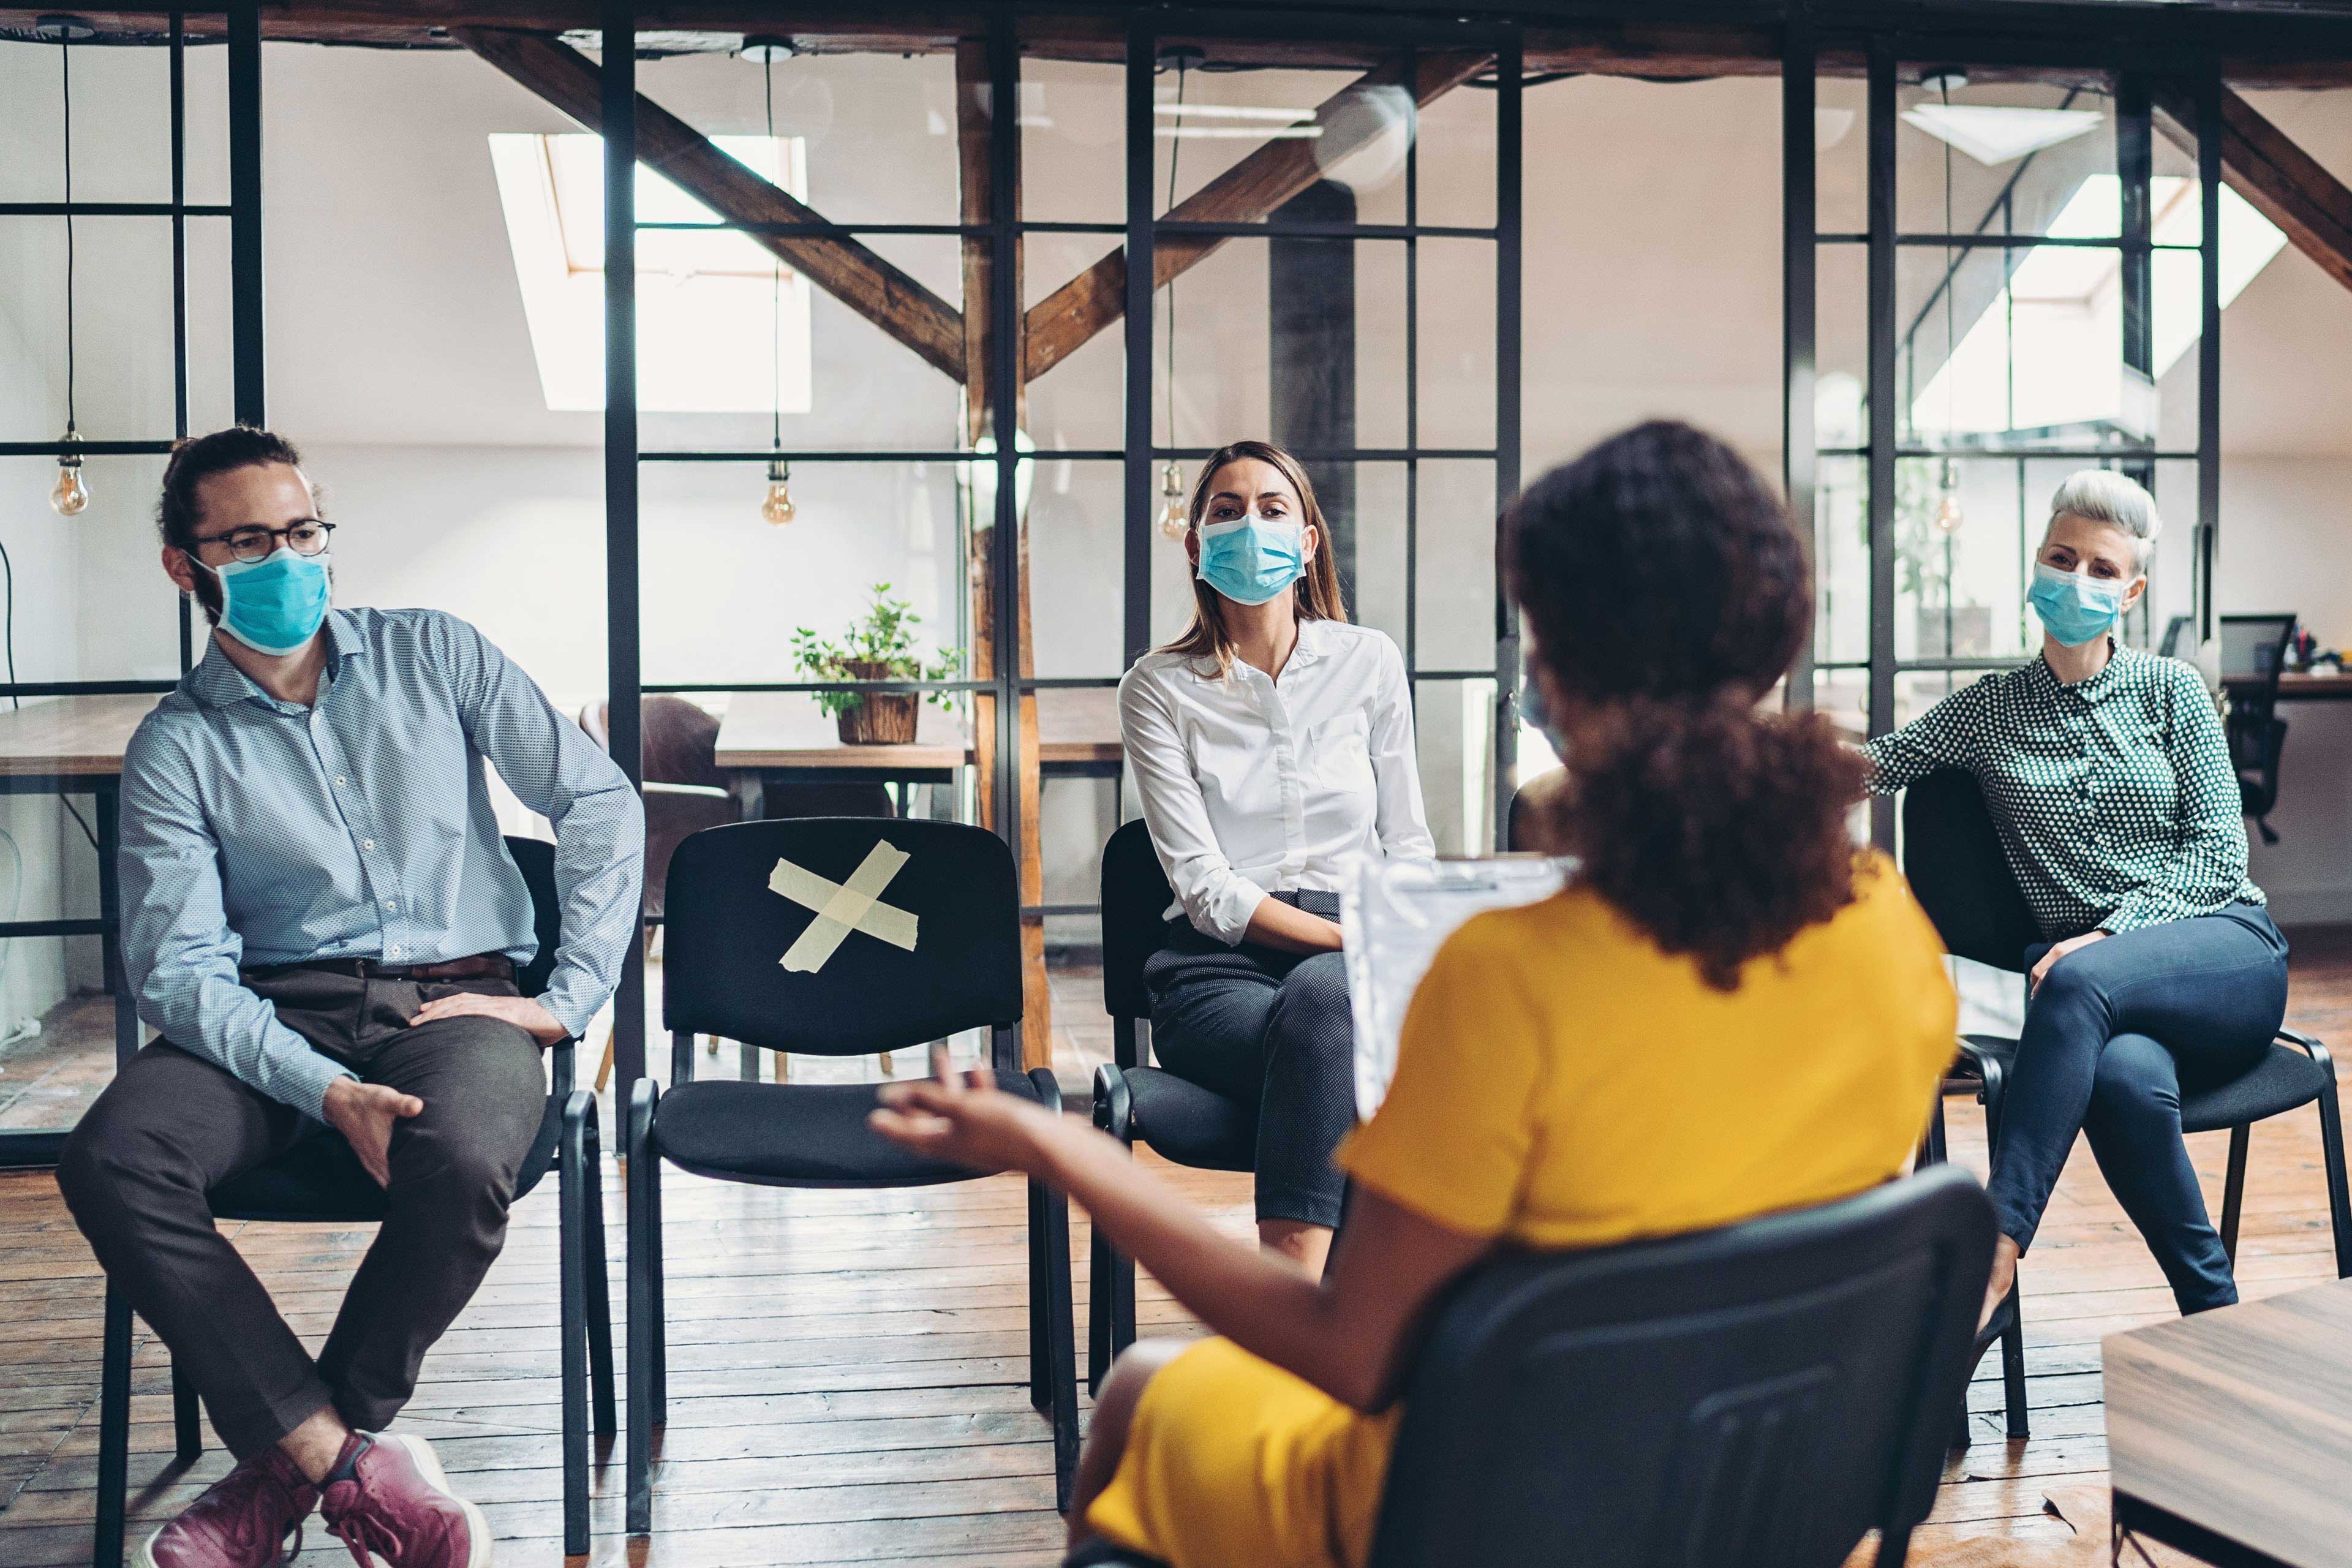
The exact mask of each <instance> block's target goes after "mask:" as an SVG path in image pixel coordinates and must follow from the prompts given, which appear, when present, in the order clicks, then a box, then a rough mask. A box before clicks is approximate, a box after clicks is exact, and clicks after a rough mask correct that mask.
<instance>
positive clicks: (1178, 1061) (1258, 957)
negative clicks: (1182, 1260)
mask: <svg viewBox="0 0 2352 1568" xmlns="http://www.w3.org/2000/svg"><path fill="white" fill-rule="evenodd" d="M1274 897H1276V898H1277V899H1280V900H1282V901H1283V902H1285V903H1287V904H1294V905H1296V906H1297V907H1298V908H1300V909H1303V910H1307V913H1309V914H1317V915H1321V916H1323V917H1324V918H1325V919H1327V920H1332V919H1337V918H1338V916H1339V895H1338V894H1336V893H1320V892H1302V893H1276V894H1275V895H1274ZM1143 983H1144V986H1145V988H1146V989H1147V990H1148V991H1149V992H1150V996H1151V1049H1152V1054H1153V1055H1154V1056H1155V1057H1157V1058H1159V1061H1160V1066H1161V1067H1163V1068H1167V1069H1168V1070H1169V1071H1170V1072H1172V1073H1174V1074H1175V1075H1176V1076H1177V1077H1179V1078H1182V1079H1191V1080H1192V1082H1194V1083H1197V1084H1199V1085H1201V1086H1202V1088H1204V1089H1214V1090H1216V1091H1217V1092H1218V1093H1219V1094H1222V1095H1223V1096H1224V1097H1225V1098H1226V1099H1228V1100H1238V1101H1240V1102H1241V1103H1242V1104H1244V1105H1247V1106H1253V1107H1255V1109H1256V1111H1257V1217H1258V1218H1259V1219H1261V1220H1269V1219H1285V1220H1296V1221H1298V1222H1300V1223H1302V1224H1306V1225H1322V1226H1334V1227H1336V1226H1338V1225H1339V1198H1340V1194H1341V1192H1342V1191H1343V1190H1344V1188H1345V1186H1346V1180H1345V1178H1344V1177H1342V1176H1341V1175H1340V1173H1339V1167H1338V1166H1336V1165H1334V1164H1333V1163H1331V1151H1332V1150H1333V1149H1334V1148H1336V1147H1338V1145H1339V1140H1340V1139H1341V1138H1342V1137H1344V1136H1346V1135H1347V1131H1348V1130H1349V1128H1351V1127H1353V1126H1354V1125H1355V1124H1356V1078H1355V1074H1356V1066H1355V1062H1356V1058H1355V1020H1354V1015H1353V1014H1352V1013H1351V1012H1350V1011H1349V1005H1348V963H1347V960H1346V959H1345V958H1343V957H1342V956H1341V955H1340V954H1339V953H1336V952H1318V953H1315V954H1312V955H1308V954H1305V953H1296V952H1276V950H1274V949H1273V948H1267V947H1259V946H1257V945H1256V944H1255V943H1254V942H1244V943H1242V944H1241V945H1240V946H1239V947H1227V946H1226V945H1225V944H1224V943H1223V942H1219V941H1217V940H1216V939H1215V938H1213V937H1206V936H1202V934H1201V933H1200V932H1198V931H1194V930H1193V929H1192V926H1191V924H1190V923H1189V922H1187V921H1181V920H1179V921H1170V922H1169V926H1168V937H1167V940H1166V941H1165V942H1163V943H1162V945H1161V946H1160V951H1158V952H1154V953H1153V954H1152V955H1151V956H1150V958H1149V959H1147V960H1145V962H1144V965H1143Z"/></svg>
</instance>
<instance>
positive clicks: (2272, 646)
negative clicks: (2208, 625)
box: [2221, 614, 2295, 694]
mask: <svg viewBox="0 0 2352 1568" xmlns="http://www.w3.org/2000/svg"><path fill="white" fill-rule="evenodd" d="M2294 623H2295V617H2294V616H2291V615H2284V614H2271V615H2261V616H2222V617H2221V678H2222V679H2225V680H2261V681H2264V682H2267V683H2268V689H2269V690H2270V691H2271V692H2272V693H2273V694H2275V693H2276V692H2277V690H2278V677H2279V671H2280V669H2281V668H2283V667H2284V665H2285V662H2286V645H2287V641H2288V639H2289V638H2291V637H2294Z"/></svg>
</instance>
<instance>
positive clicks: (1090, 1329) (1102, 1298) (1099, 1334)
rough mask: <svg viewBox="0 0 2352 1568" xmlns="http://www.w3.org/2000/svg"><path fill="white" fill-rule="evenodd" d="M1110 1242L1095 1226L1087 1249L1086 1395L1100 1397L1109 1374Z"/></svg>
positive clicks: (1099, 1227) (1099, 1228)
mask: <svg viewBox="0 0 2352 1568" xmlns="http://www.w3.org/2000/svg"><path fill="white" fill-rule="evenodd" d="M1111 1267H1112V1265H1111V1256H1110V1243H1109V1242H1108V1241H1107V1240H1105V1239H1104V1238H1103V1233H1102V1227H1101V1226H1095V1227H1094V1233H1093V1236H1092V1237H1091V1238H1090V1240H1089V1241H1088V1244H1087V1393H1088V1394H1094V1395H1096V1396H1097V1397H1099V1396H1100V1395H1101V1394H1102V1384H1103V1379H1104V1378H1105V1377H1107V1376H1108V1375H1109V1373H1110V1274H1111Z"/></svg>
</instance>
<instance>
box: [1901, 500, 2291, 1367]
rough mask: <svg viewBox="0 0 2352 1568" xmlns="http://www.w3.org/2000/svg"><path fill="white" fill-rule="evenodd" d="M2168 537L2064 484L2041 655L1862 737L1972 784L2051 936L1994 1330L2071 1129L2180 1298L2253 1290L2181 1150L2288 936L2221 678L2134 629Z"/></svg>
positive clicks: (2260, 1009)
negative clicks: (2121, 627) (2254, 839)
mask: <svg viewBox="0 0 2352 1568" xmlns="http://www.w3.org/2000/svg"><path fill="white" fill-rule="evenodd" d="M2160 526H2161V524H2160V521H2159V519H2158V516H2157V511H2156V503H2155V502H2154V501H2153V500H2150V499H2149V497H2148V494H2147V491H2146V490H2144V489H2141V488H2140V487H2139V486H2138V485H2137V484H2134V483H2133V482H2132V481H2131V480H2130V479H2126V478H2125V477H2124V476H2123V475H2121V474H2118V473H2114V472H2111V471H2108V470H2105V469H2100V468H2093V469H2086V470H2085V471H2084V472H2082V473H2078V474H2076V475H2074V477H2073V478H2071V479H2068V480H2067V481H2066V482H2065V483H2064V484H2063V485H2061V486H2060V487H2059V488H2058V493H2057V495H2056V496H2055V497H2053V500H2052V501H2051V504H2050V526H2049V528H2048V530H2047V531H2045V532H2044V533H2043V535H2042V547H2041V549H2040V551H2039V552H2037V553H2036V556H2035V562H2034V567H2033V583H2032V588H2031V589H2030V590H2029V592H2028V594H2027V600H2028V602H2029V603H2030V604H2032V606H2033V609H2034V613H2035V614H2036V615H2037V616H2040V617H2041V620H2042V654H2041V657H2040V658H2036V659H2035V660H2034V661H2033V662H2032V663H2031V664H2028V665H2023V666H2021V667H2020V668H2016V669H2011V670H2004V671H2001V672H2000V673H1999V674H1996V675H1992V676H1989V677H1987V678H1986V679H1982V680H1979V681H1978V682H1977V683H1976V684H1975V685H1973V686H1969V687H1967V688H1965V689H1962V690H1959V691H1956V692H1954V693H1952V694H1951V695H1950V696H1949V697H1947V698H1945V699H1944V700H1942V701H1941V702H1939V703H1937V705H1936V706H1935V707H1933V708H1931V709H1929V710H1927V712H1926V713H1924V714H1922V715H1921V716H1920V717H1919V718H1917V719H1915V720H1913V721H1911V722H1910V723H1908V724H1906V725H1905V726H1904V727H1903V728H1902V729H1900V730H1897V731H1895V732H1894V733H1892V734H1889V735H1883V736H1881V737H1879V738H1878V739H1877V740H1875V741H1873V742H1870V745H1869V747H1868V751H1869V754H1870V759H1871V763H1872V781H1871V782H1872V787H1873V788H1874V789H1875V790H1877V791H1879V792H1881V793H1891V792H1892V791H1895V790H1898V789H1901V788H1902V787H1904V786H1905V785H1906V784H1910V783H1912V782H1913V781H1914V780H1916V779H1918V778H1921V777H1924V776H1925V775H1927V773H1933V772H1934V771H1936V770H1937V769H1938V768H1965V769H1967V770H1968V771H1969V773H1973V774H1975V775H1976V778H1977V782H1978V783H1979V784H1980V785H1982V786H1983V789H1984V795H1985V804H1986V805H1987V806H1989V807H1990V810H1991V813H1992V819H1993V823H1994V826H1996V827H1997V828H1998V829H1999V830H2000V841H2001V848H2002V851H2003V853H2004V855H2005V857H2006V858H2007V859H2008V861H2009V867H2010V869H2011V871H2013V872H2015V873H2016V875H2017V879H2018V881H2019V883H2020V884H2021V885H2022V887H2023V888H2024V889H2025V897H2026V901H2027V903H2028V904H2029V905H2030V906H2031V907H2032V910H2033V914H2034V916H2035V918H2036V919H2037V920H2038V921H2040V923H2041V926H2042V935H2043V937H2044V938H2045V939H2047V940H2045V941H2043V942H2038V943H2036V944H2034V945H2033V946H2032V947H2029V948H2027V949H2026V951H2025V954H2024V957H2025V966H2026V968H2027V970H2028V985H2029V987H2030V992H2031V1000H2030V1001H2029V1003H2028V1005H2027V1007H2026V1014H2025V1027H2024V1030H2023V1033H2022V1035H2021V1038H2020V1039H2019V1041H2018V1049H2017V1061H2016V1065H2015V1067H2014V1068H2012V1069H2011V1077H2010V1088H2009V1093H2008V1096H2007V1098H2006V1100H2005V1101H2004V1110H2003V1112H2002V1116H2003V1126H2002V1130H2001V1139H2000V1149H1999V1151H1998V1152H1996V1153H1995V1155H1994V1157H1993V1163H1992V1178H1991V1180H1990V1182H1989V1183H1988V1184H1987V1189H1986V1190H1987V1192H1988V1193H1989V1194H1990V1196H1991V1198H1992V1201H1993V1208H1994V1212H1995V1214H1996V1215H1998V1216H1999V1219H2000V1229H2001V1236H2000V1240H1999V1243H1998V1247H1997V1250H1996V1253H1995V1256H1994V1263H1993V1276H1992V1283H1991V1285H1990V1289H1988V1290H1987V1293H1986V1296H1985V1315H1986V1331H1988V1332H1990V1331H1991V1330H1993V1329H1994V1328H1997V1327H2005V1326H2006V1324H2007V1322H2008V1321H2009V1314H2010V1313H2011V1311H2013V1310H2014V1307H2013V1305H2012V1303H2013V1301H2014V1294H2013V1291H2012V1289H2011V1287H2012V1285H2013V1284H2014V1282H2015V1279H2016V1275H2017V1259H2018V1258H2019V1256H2020V1255H2021V1253H2022V1252H2023V1251H2024V1250H2025V1249H2026V1248H2027V1247H2030V1246H2032V1241H2033V1232H2034V1227H2035V1226H2036V1225H2037V1224H2038V1223H2039V1222H2040V1220H2041V1218H2042V1209H2043V1207H2044V1205H2047V1204H2048V1202H2049V1201H2050V1193H2051V1189H2052V1188H2053V1186H2054V1185H2056V1184H2057V1181H2058V1173H2059V1170H2060V1169H2061V1167H2063V1165H2064V1164H2065V1163H2066V1155H2067V1153H2068V1152H2069V1151H2070V1150H2072V1149H2073V1147H2074V1134H2075V1133H2076V1132H2077V1131H2083V1132H2086V1133H2088V1134H2089V1135H2090V1141H2091V1152H2092V1153H2093V1154H2095V1156H2096V1157H2097V1159H2098V1162H2099V1169H2100V1170H2101V1172H2103V1173H2105V1176H2106V1179H2107V1184H2108V1185H2109V1186H2111V1187H2112V1188H2114V1189H2115V1194H2116V1197H2117V1199H2119V1200H2120V1201H2121V1202H2122V1204H2123V1206H2124V1212H2125V1213H2126V1214H2128V1215H2130V1216H2131V1219H2132V1223H2133V1224H2134V1225H2136V1226H2138V1227H2139V1232H2140V1235H2141V1236H2142V1237H2146V1238H2147V1244H2148V1247H2150V1249H2151V1250H2153V1251H2154V1252H2155V1254H2156V1258H2157V1261H2158V1263H2160V1264H2162V1265H2163V1267H2164V1273H2165V1278H2166V1279H2168V1280H2169V1281H2170V1282H2171V1285H2172V1292H2173V1299H2174V1300H2176V1301H2178V1302H2179V1306H2180V1310H2182V1311H2183V1312H2197V1311H2202V1310H2206V1309H2207V1308H2210V1307H2221V1306H2227V1305H2228V1304H2230V1303H2231V1302H2232V1301H2235V1300H2237V1299H2238V1290H2237V1285H2236V1283H2235V1282H2234V1281H2233V1280H2232V1279H2231V1273H2230V1260H2229V1258H2228V1256H2227V1255H2226V1254H2225V1253H2224V1252H2223V1251H2222V1249H2221V1238H2220V1237H2217V1236H2216V1235H2215V1234H2214V1231H2213V1226H2212V1223H2211V1221H2210V1219H2209V1218H2208V1217H2207V1215H2206V1212H2205V1201H2204V1198H2203V1196H2202V1194H2200V1192H2199V1190H2198V1186H2197V1172H2196V1170H2195V1168H2194V1167H2192V1166H2191V1165H2190V1164H2189V1153H2188V1151H2187V1149H2186V1148H2185V1147H2183V1145H2182V1142H2181V1137H2180V1092H2181V1084H2182V1082H2183V1080H2187V1081H2189V1083H2190V1084H2191V1085H2192V1086H2194V1085H2200V1084H2210V1083H2217V1082H2221V1081H2226V1080H2227V1079H2231V1078H2234V1077H2236V1076H2238V1075H2239V1074H2241V1073H2242V1072H2245V1071H2247V1070H2248V1069H2250V1068H2252V1067H2253V1066H2254V1065H2255V1064H2256V1063H2257V1062H2259V1061H2260V1060H2261V1059H2262V1057H2263V1052H2264V1051H2265V1050H2267V1049H2268V1048H2269V1046H2270V1041H2271V1038H2272V1036H2273V1032H2274V1031H2275V1030H2276V1029H2277V1028H2278V1026H2279V1023H2280V1021H2281V1020H2282V1018H2283V1017H2284V1015H2285V1010H2286V952H2287V948H2286V941H2285V939H2284V938H2283V937H2282V936H2280V935H2279V931H2278V928H2277V927H2276V926H2275V925H2273V924H2272V923H2271V919H2270V916H2269V914H2268V913H2267V912H2266V911H2265V910H2264V909H2263V903H2264V900H2263V891H2262V889H2260V888H2257V887H2255V886H2254V884H2253V883H2252V881H2250V880H2248V879H2247V877H2246V826H2245V821H2244V818H2243V816H2242V815H2241V812H2240V808H2239V799H2238V780H2237V774H2236V772H2235V771H2234V770H2233V769H2232V768H2231V764H2230V753H2229V746H2228V744H2227V742H2225V741H2224V740H2223V738H2222V734H2221V721H2220V719H2219V717H2218V716H2217V715H2216V714H2215V712H2214V710H2213V703H2212V700H2211V699H2210V698H2209V697H2208V696H2207V695H2206V691H2205V688H2204V685H2203V683H2202V682H2201V681H2200V679H2199V678H2198V675H2197V672H2196V671H2195V670H2194V669H2192V668H2189V666H2188V665H2186V664H2182V663H2180V662H2179V661H2177V660H2173V659H2167V658H2158V657H2156V656H2155V655H2152V654H2148V653H2145V652H2142V651H2141V650H2139V649H2137V648H2130V647H2123V646H2122V645H2121V644H2120V643H2119V642H2118V641H2117V640H2116V625H2117V623H2118V622H2119V621H2120V620H2121V619H2122V617H2123V615H2124V612H2125V611H2126V610H2128V609H2129V608H2130V607H2131V606H2132V605H2135V604H2137V602H2138V600H2139V597H2140V595H2142V594H2144V593H2145V592H2146V591H2147V553H2148V550H2149V547H2150V546H2151V545H2152V544H2153V543H2154V542H2155V540H2156V536H2157V532H2158V528H2159V527H2160ZM1996 1320H1998V1321H1996Z"/></svg>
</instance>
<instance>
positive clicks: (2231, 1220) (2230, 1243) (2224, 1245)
mask: <svg viewBox="0 0 2352 1568" xmlns="http://www.w3.org/2000/svg"><path fill="white" fill-rule="evenodd" d="M2253 1131H2254V1130H2253V1128H2252V1127H2251V1126H2248V1125H2246V1124H2243V1123H2241V1124H2240V1125H2238V1126H2236V1127H2232V1128H2231V1129H2230V1173H2229V1175H2228V1176H2227V1177H2226V1178H2225V1179H2224V1180H2223V1181H2222V1183H2221V1255H2222V1256H2223V1257H2224V1258H2228V1259H2229V1260H2230V1267H2231V1268H2236V1267H2237V1266H2238V1215H2239V1214H2240V1213H2241V1212H2242V1210H2243V1209H2244V1207H2245V1203H2246V1145H2247V1144H2248V1143H2250V1142H2252V1141H2253Z"/></svg>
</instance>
